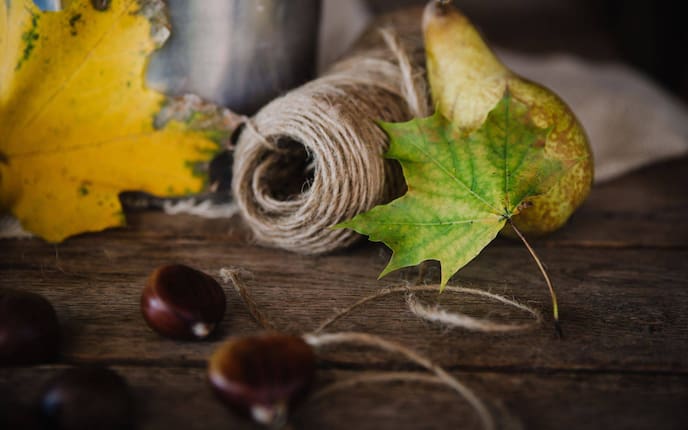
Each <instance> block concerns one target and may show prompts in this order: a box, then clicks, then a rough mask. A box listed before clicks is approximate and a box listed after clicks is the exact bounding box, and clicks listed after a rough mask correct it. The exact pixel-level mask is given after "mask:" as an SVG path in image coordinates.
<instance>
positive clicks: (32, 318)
mask: <svg viewBox="0 0 688 430" xmlns="http://www.w3.org/2000/svg"><path fill="white" fill-rule="evenodd" d="M59 353H60V324H59V322H58V320H57V314H56V313H55V309H53V306H52V305H51V304H50V302H49V301H48V300H46V299H45V298H44V297H43V296H40V295H38V294H35V293H30V292H27V291H18V290H10V289H0V366H1V365H27V364H37V363H46V362H51V361H54V360H55V359H56V358H57V357H58V355H59Z"/></svg>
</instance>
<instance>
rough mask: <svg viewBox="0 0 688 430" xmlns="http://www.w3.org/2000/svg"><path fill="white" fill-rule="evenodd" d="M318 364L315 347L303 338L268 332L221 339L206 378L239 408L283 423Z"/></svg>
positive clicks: (241, 412)
mask: <svg viewBox="0 0 688 430" xmlns="http://www.w3.org/2000/svg"><path fill="white" fill-rule="evenodd" d="M315 368H316V358H315V353H314V351H313V349H312V348H311V347H310V345H308V344H307V343H306V342H305V341H304V340H303V339H302V338H300V337H296V336H289V335H283V334H274V333H269V334H263V335H259V336H249V337H237V338H232V339H230V340H228V341H227V342H225V343H224V344H222V345H221V346H220V347H219V348H218V349H217V350H216V351H215V352H214V353H213V355H212V356H211V358H210V362H209V363H208V379H209V381H210V385H211V386H212V388H213V391H215V394H216V395H217V396H218V397H219V398H220V400H222V401H223V402H224V403H225V404H226V405H227V406H229V407H230V409H232V410H233V411H234V412H235V413H237V414H239V415H241V416H244V417H250V418H252V419H253V420H254V421H256V422H258V423H260V424H264V425H267V426H272V427H279V426H281V425H283V424H285V423H286V420H287V416H288V412H289V410H291V409H293V408H294V407H295V406H296V405H297V404H298V402H299V401H300V400H302V399H303V397H304V396H305V394H306V393H307V391H308V389H309V388H310V386H311V384H312V382H313V379H314V375H315Z"/></svg>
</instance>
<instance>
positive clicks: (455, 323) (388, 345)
mask: <svg viewBox="0 0 688 430" xmlns="http://www.w3.org/2000/svg"><path fill="white" fill-rule="evenodd" d="M241 273H244V274H247V273H248V272H246V271H244V270H243V269H240V268H236V267H223V268H221V269H220V278H221V279H222V281H223V282H224V283H225V284H227V283H231V284H232V285H233V287H234V289H235V290H236V291H237V292H238V293H239V296H240V297H241V298H242V300H243V301H244V303H245V305H246V307H247V309H248V310H249V312H250V313H251V315H252V316H253V318H254V319H255V320H256V321H257V322H258V323H259V324H260V325H261V326H262V327H263V328H265V329H270V330H275V325H274V324H272V323H271V322H270V320H269V318H267V317H266V316H265V315H264V314H263V313H262V311H261V310H260V308H259V306H258V305H257V304H256V303H255V301H254V300H253V298H252V297H251V295H250V294H249V292H248V287H247V286H246V284H245V283H244V282H243V281H242V279H241V277H240V274H241ZM438 288H439V286H438V285H403V286H392V287H388V288H384V289H381V290H379V291H377V292H375V293H373V294H371V295H368V296H365V297H363V298H361V299H359V300H358V301H356V302H354V303H353V304H351V305H349V306H347V307H346V308H344V309H341V310H339V311H338V312H336V313H335V314H334V315H333V316H331V317H329V318H327V319H326V320H325V321H323V322H322V323H321V324H320V325H319V326H318V327H317V328H316V329H315V330H313V331H312V332H311V333H308V334H305V335H303V338H304V340H305V341H306V342H307V343H309V344H310V345H311V346H313V347H314V348H319V347H323V346H326V345H332V344H353V345H362V346H372V347H375V348H378V349H381V350H384V351H387V352H390V353H396V354H398V355H401V356H403V357H405V358H406V359H408V360H409V361H411V362H413V363H415V364H417V365H419V366H421V367H423V368H425V369H426V370H428V371H429V372H431V373H433V374H434V375H435V379H436V381H438V382H439V383H442V384H444V385H445V386H447V387H449V388H451V389H452V390H454V391H455V392H457V393H458V394H459V395H460V396H461V397H463V398H464V399H465V400H466V401H467V402H468V403H469V404H470V405H471V407H473V408H474V409H475V411H476V412H477V414H478V415H479V417H480V420H481V422H482V424H483V427H484V428H485V429H489V430H492V429H494V428H495V423H494V419H493V417H492V415H491V414H490V412H489V410H488V408H487V407H486V406H485V404H484V403H483V402H482V401H481V400H480V398H479V397H478V396H476V395H475V393H473V391H472V390H470V389H469V388H468V387H467V386H465V385H464V384H463V383H461V382H460V381H459V380H458V379H456V378H454V377H453V376H451V375H450V374H449V373H448V372H447V371H446V370H444V369H443V368H442V367H441V366H439V365H437V364H436V363H434V362H433V361H432V360H430V359H429V358H427V357H425V356H423V355H421V354H419V353H417V352H416V351H414V350H412V349H410V348H408V347H406V346H404V345H402V344H399V343H397V342H392V341H389V340H387V339H384V338H382V337H380V336H376V335H372V334H369V333H360V332H338V333H323V330H325V329H326V328H328V327H329V326H331V325H332V324H334V323H335V322H336V321H338V320H340V319H341V318H343V317H344V316H346V315H348V314H350V313H351V312H352V311H353V310H354V309H357V308H359V307H361V306H362V305H364V304H366V303H369V302H371V301H374V300H376V299H379V298H382V297H385V296H388V295H391V294H397V293H406V303H407V305H408V307H409V310H410V311H411V312H412V313H413V314H414V315H416V316H417V317H419V318H421V319H424V320H427V321H431V322H435V323H440V324H442V325H444V326H447V327H460V328H464V329H467V330H471V331H477V332H484V333H496V332H515V331H523V330H529V329H533V328H536V327H537V326H539V325H540V324H541V323H542V316H541V314H540V313H539V312H538V311H537V310H535V309H533V308H530V307H528V306H526V305H524V304H521V303H518V302H516V301H514V300H511V299H508V298H506V297H503V296H500V295H497V294H493V293H490V292H486V291H481V290H476V289H472V288H464V287H455V286H447V287H446V288H445V291H448V292H454V293H463V294H473V295H477V296H481V297H487V298H489V299H492V300H496V301H498V302H501V303H503V304H506V305H509V306H513V307H515V308H516V309H519V310H522V311H525V312H527V313H528V314H530V315H531V316H532V317H533V318H534V321H532V322H531V323H515V324H503V323H495V322H492V321H490V320H487V319H481V318H474V317H471V316H469V315H465V314H462V313H458V312H447V311H445V310H442V309H440V308H439V307H433V308H431V307H428V306H425V305H423V304H421V303H420V302H419V301H418V300H417V298H416V297H415V294H414V293H415V292H421V291H438ZM404 373H405V374H406V372H404ZM362 378H363V379H361V380H360V381H358V382H359V383H360V382H380V380H381V379H380V378H372V379H366V376H363V377H362ZM381 378H382V379H384V378H383V377H381ZM389 378H390V379H389V380H395V381H399V380H405V381H415V380H416V379H417V378H416V377H415V376H413V375H411V374H409V376H408V377H403V376H402V374H399V375H395V376H390V377H389ZM352 384H353V382H352ZM342 388H343V387H342ZM333 389H334V388H325V390H327V391H328V392H331V391H332V390H333ZM323 395H324V394H323V393H319V394H318V393H316V397H322V396H323Z"/></svg>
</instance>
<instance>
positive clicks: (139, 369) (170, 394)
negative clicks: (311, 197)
mask: <svg viewBox="0 0 688 430" xmlns="http://www.w3.org/2000/svg"><path fill="white" fill-rule="evenodd" d="M687 186H688V158H683V159H680V160H675V161H671V162H666V163H662V164H658V165H655V166H652V167H649V168H646V169H643V170H641V171H638V172H635V173H632V174H629V175H627V176H625V177H623V178H621V179H618V180H615V181H613V182H610V183H607V184H604V185H601V186H598V187H596V188H595V189H594V191H593V192H592V195H591V196H590V198H589V199H588V201H587V202H586V203H585V205H584V206H583V207H582V208H581V209H580V210H579V211H578V212H577V213H576V214H575V215H574V217H573V218H572V219H571V221H570V223H569V225H567V227H566V228H564V229H563V230H561V231H560V232H558V233H556V234H555V235H553V236H551V237H549V238H547V239H543V240H540V241H536V242H535V246H536V249H537V250H538V251H539V253H540V256H541V258H542V259H543V260H544V261H545V262H546V264H547V266H548V268H549V271H550V274H551V276H552V278H553V281H554V283H555V286H556V288H557V290H558V292H559V295H560V305H561V309H562V319H563V327H564V330H565V334H566V337H565V339H563V340H559V339H557V338H556V337H555V336H554V335H553V332H552V326H551V325H550V323H551V321H548V322H547V323H546V324H544V325H543V326H542V327H541V328H540V329H537V330H535V331H531V332H528V333H521V334H501V335H485V334H475V333H470V332H466V331H462V330H446V329H443V328H441V327H438V326H435V325H432V324H430V323H426V322H422V321H420V320H418V319H417V318H416V317H414V316H413V315H411V314H410V313H409V311H408V310H407V309H406V307H405V304H404V300H403V297H402V296H389V297H386V298H384V299H381V300H379V301H376V302H374V303H371V304H369V305H368V306H366V307H363V308H360V309H358V310H356V311H355V312H353V313H352V314H351V315H349V316H347V317H346V318H344V319H342V320H341V321H339V322H337V323H336V324H335V325H334V326H332V327H331V329H330V330H332V331H334V330H337V331H340V330H355V331H366V332H370V333H374V334H378V335H381V336H384V337H386V338H389V339H394V340H396V341H399V342H402V343H404V344H406V345H407V346H410V347H412V348H415V349H416V350H418V351H420V352H422V353H424V354H426V355H428V356H430V357H432V358H433V359H435V360H436V361H437V362H439V363H440V364H441V365H443V366H446V368H447V369H449V370H450V371H451V373H452V374H453V375H455V376H456V377H458V378H460V379H461V380H462V381H464V382H465V383H466V384H467V385H469V386H470V387H471V388H473V389H474V390H475V391H476V393H477V394H478V395H479V396H480V397H481V398H482V399H484V400H485V402H486V403H487V404H488V406H489V408H490V410H491V411H492V413H493V414H494V415H495V417H496V419H497V421H498V423H499V426H500V428H525V429H539V428H542V429H551V428H581V429H583V428H584V429H595V428H600V429H609V428H616V429H632V428H637V429H641V428H642V429H686V428H688V408H687V405H688V246H687V245H688V224H687V223H686V222H685V218H686V214H688V192H686V187H687ZM129 221H130V224H131V227H129V228H127V229H121V230H115V231H107V232H104V233H99V234H89V235H84V236H81V237H78V238H73V239H70V240H68V241H67V242H65V243H64V244H61V245H59V246H53V245H48V244H46V243H44V242H42V241H40V240H5V241H0V271H1V274H0V287H11V288H19V289H25V290H30V291H35V292H38V293H40V294H43V295H44V296H46V297H47V298H48V299H49V300H50V301H51V302H52V303H53V304H54V306H55V308H56V310H57V312H58V315H59V318H60V320H61V324H62V325H63V330H64V333H65V344H64V348H63V355H62V358H61V360H60V362H59V363H57V364H53V365H44V366H34V367H18V368H3V369H0V393H3V394H4V395H5V398H14V399H15V401H17V402H20V403H21V402H24V403H27V402H30V401H32V400H33V399H35V397H36V395H37V392H38V390H39V389H40V387H41V385H42V384H43V383H44V382H45V381H46V379H48V378H49V377H51V376H52V375H54V374H55V373H56V372H58V371H59V370H61V369H63V368H65V367H67V366H73V365H81V364H85V363H99V364H104V365H108V366H111V367H112V368H114V369H116V370H117V371H119V372H120V373H121V374H123V375H124V376H125V377H126V379H127V380H128V381H129V383H130V384H131V386H132V387H133V389H134V391H135V395H136V397H137V399H138V406H139V413H140V415H141V416H140V420H139V421H140V423H141V428H142V429H165V430H172V429H226V428H254V427H253V426H252V425H251V424H250V423H247V422H245V421H242V420H239V419H237V418H235V417H233V416H232V414H230V413H229V412H228V411H226V410H225V409H224V408H223V407H222V406H221V405H220V404H219V403H218V402H217V401H216V400H215V399H214V397H213V396H212V394H211V392H210V390H209V388H208V385H207V383H206V381H205V368H206V360H207V358H208V356H209V354H210V353H211V352H212V351H213V350H214V349H215V348H216V346H217V345H218V344H219V343H220V342H221V341H222V339H224V338H225V337H227V336H230V335H234V334H247V333H254V332H256V331H257V330H259V327H258V325H257V324H256V323H255V322H254V321H253V320H252V319H251V317H250V315H249V313H248V312H247V311H246V310H245V308H244V306H243V305H242V302H241V300H240V299H239V298H238V296H237V295H236V294H235V293H234V292H233V291H232V290H231V288H229V287H228V313H227V315H226V317H225V320H224V322H223V324H222V326H221V327H220V330H219V333H217V334H216V335H215V336H214V337H213V338H212V340H211V341H207V342H200V343H194V342H175V341H170V340H166V339H163V338H160V337H159V336H157V335H156V334H155V333H153V332H152V331H151V330H150V329H149V328H148V327H147V326H146V325H145V323H144V322H143V320H142V318H141V316H140V311H139V295H140V293H141V288H142V286H143V284H144V281H145V279H146V277H147V276H148V274H149V273H150V271H151V270H152V269H153V268H155V267H156V266H158V265H161V264H165V263H170V262H181V263H186V264H189V265H192V266H194V267H197V268H199V269H202V270H204V271H206V272H208V273H211V274H214V275H216V274H217V273H218V270H219V269H220V268H221V267H223V266H241V267H243V268H245V269H246V270H248V271H250V272H251V273H252V276H251V277H249V278H248V279H247V285H248V287H249V289H250V291H251V294H252V295H253V296H254V298H255V300H256V302H257V303H258V305H259V306H260V307H262V309H263V310H264V312H265V313H266V314H267V315H268V316H269V318H271V319H272V320H273V321H274V323H275V324H276V325H277V326H279V327H283V328H284V329H285V330H289V331H292V332H306V331H308V330H311V329H313V328H314V327H316V326H317V325H318V323H319V322H320V321H321V320H323V319H324V318H326V317H327V316H329V315H331V313H332V312H333V309H335V308H341V307H344V306H346V305H348V304H350V303H352V302H354V301H356V300H357V299H358V298H360V297H362V296H364V295H366V294H369V293H371V292H374V291H376V290H378V289H379V288H381V287H383V286H389V285H393V284H397V283H399V281H400V279H405V278H408V279H411V278H413V277H414V276H416V272H415V271H414V270H407V271H405V272H402V273H397V274H393V275H390V276H389V277H387V278H384V279H383V280H380V281H377V280H376V277H377V274H378V273H379V272H380V270H381V269H382V267H383V266H384V264H385V261H386V260H387V258H388V254H389V253H388V251H387V250H386V249H385V247H383V246H381V245H377V244H362V245H360V246H357V247H355V248H353V249H350V250H347V251H344V252H339V253H336V254H333V255H327V256H320V257H304V256H300V255H295V254H290V253H287V252H283V251H278V250H272V249H266V248H261V247H258V246H255V245H253V244H252V243H251V241H250V240H249V238H248V234H247V233H246V231H245V229H244V228H243V227H242V226H241V223H240V221H239V220H238V219H231V220H204V219H198V218H192V217H186V216H175V217H172V216H165V215H163V214H161V213H155V212H146V213H133V214H131V215H130V216H129ZM429 276H430V278H431V280H432V278H433V277H437V272H436V271H433V270H430V273H429ZM452 283H453V284H455V285H464V286H470V287H474V288H481V289H489V290H491V291H493V292H497V293H501V294H505V295H507V296H513V297H516V298H517V299H519V300H520V301H522V302H525V303H528V304H530V305H533V306H535V307H537V308H539V309H541V310H542V311H543V313H544V314H545V315H549V309H550V305H549V298H548V296H547V292H546V288H545V286H544V283H543V281H542V279H541V277H540V274H539V273H538V271H537V268H536V266H535V265H534V264H533V263H532V261H531V260H530V257H529V255H528V253H527V252H526V250H525V249H524V248H523V246H522V245H520V244H518V243H516V242H511V241H507V240H504V239H499V240H497V241H496V242H495V243H493V244H492V245H490V246H489V247H488V248H487V249H486V250H485V251H484V252H483V253H482V254H481V255H480V256H479V257H478V258H477V259H476V260H475V261H473V262H472V263H470V264H469V265H468V266H467V267H466V268H464V269H463V270H462V271H461V272H460V273H459V274H458V275H457V276H456V277H455V278H454V279H453V280H452ZM423 299H424V300H426V301H427V302H431V303H432V302H433V301H439V302H440V303H441V304H442V306H444V307H446V308H448V309H458V308H459V307H460V308H461V309H462V310H463V311H466V312H468V313H470V314H474V315H490V316H493V317H495V318H508V319H510V320H513V319H517V318H525V316H523V315H518V314H515V313H513V312H511V311H510V310H508V309H505V308H503V307H501V306H499V305H497V304H496V303H494V302H489V301H486V300H485V299H477V298H475V297H471V296H462V295H452V294H443V295H442V296H441V297H439V298H437V295H436V294H435V293H428V294H424V295H423ZM320 357H321V361H320V364H319V370H318V375H319V382H318V387H316V389H317V388H319V387H322V386H325V385H327V384H328V383H330V382H332V381H334V380H339V381H341V380H345V379H347V378H351V377H355V376H360V375H362V374H364V372H376V373H379V372H385V371H410V372H419V371H420V369H419V368H417V367H416V366H413V365H411V364H409V363H407V362H405V361H404V360H402V359H399V358H398V357H393V356H391V355H389V354H386V353H381V352H378V351H376V350H373V349H368V348H351V347H336V348H329V349H326V350H323V351H322V352H321V354H320ZM293 427H294V428H304V429H352V428H355V429H376V430H382V429H395V430H400V429H449V428H466V429H468V428H479V422H478V419H477V417H476V415H475V413H474V412H473V411H472V410H471V409H470V408H469V407H468V406H467V405H466V403H465V402H464V401H463V400H462V399H460V398H459V397H457V396H456V395H455V393H454V392H452V391H450V390H448V389H446V388H444V387H442V386H438V385H432V384H424V383H420V382H417V383H413V382H404V383H386V384H383V383H380V384H367V385H361V386H354V387H351V388H349V389H346V390H341V391H337V392H335V393H332V394H330V395H328V396H324V397H318V398H315V399H311V400H309V401H307V402H306V403H305V404H304V405H303V406H302V407H301V408H300V409H299V410H298V412H297V414H296V415H295V416H294V418H293Z"/></svg>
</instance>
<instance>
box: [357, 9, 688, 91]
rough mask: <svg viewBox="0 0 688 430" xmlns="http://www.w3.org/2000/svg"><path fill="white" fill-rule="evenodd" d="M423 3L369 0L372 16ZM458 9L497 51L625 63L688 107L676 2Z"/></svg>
mask: <svg viewBox="0 0 688 430" xmlns="http://www.w3.org/2000/svg"><path fill="white" fill-rule="evenodd" d="M425 3H426V2H425V1H423V0H368V6H369V7H370V9H371V10H372V12H373V13H384V12H387V11H390V10H394V9H396V8H400V7H405V6H409V5H414V4H417V5H423V4H425ZM454 4H455V5H457V6H458V7H459V8H460V9H461V10H463V11H464V13H466V14H467V15H468V16H469V17H470V18H471V20H472V21H473V22H474V23H475V24H476V25H477V26H478V27H480V28H481V30H482V31H483V33H484V34H485V36H486V37H487V39H488V40H489V41H490V42H491V43H493V44H495V45H497V46H499V47H502V48H507V49H510V50H514V51H521V52H528V53H537V54H541V53H547V52H569V53H573V54H575V55H578V56H580V57H582V58H587V59H592V60H600V61H621V62H625V63H627V64H630V65H632V66H633V67H635V68H636V69H638V70H640V71H641V72H643V73H644V74H646V75H648V76H650V77H651V78H652V79H653V80H655V81H656V82H658V83H660V84H661V85H662V86H663V87H664V88H665V89H667V90H669V91H670V92H672V93H674V94H675V95H678V96H679V97H681V98H682V99H683V100H684V101H688V55H686V53H687V52H688V51H687V49H688V48H687V47H688V26H686V25H685V23H684V20H685V14H682V13H679V12H678V9H677V3H675V2H669V1H653V0H455V1H454Z"/></svg>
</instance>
